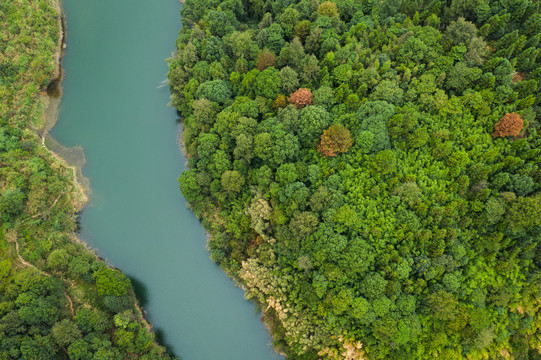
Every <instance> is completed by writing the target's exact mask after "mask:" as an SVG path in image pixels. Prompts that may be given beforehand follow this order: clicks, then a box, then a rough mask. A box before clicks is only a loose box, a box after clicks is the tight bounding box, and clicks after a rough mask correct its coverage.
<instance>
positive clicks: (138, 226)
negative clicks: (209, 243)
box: [52, 0, 281, 360]
mask: <svg viewBox="0 0 541 360" xmlns="http://www.w3.org/2000/svg"><path fill="white" fill-rule="evenodd" d="M180 7H181V5H180V3H179V2H178V1H177V0H158V1H149V0H131V1H126V0H116V1H111V0H85V1H76V0H64V9H65V14H66V20H67V32H68V37H67V49H66V52H65V56H64V58H63V67H64V82H63V88H64V95H63V99H62V101H61V104H60V115H59V119H58V123H57V124H56V126H55V128H54V129H53V131H52V135H53V136H54V137H55V138H56V139H57V140H58V141H59V142H60V143H62V144H63V145H65V146H76V145H81V146H82V147H83V148H84V151H85V154H86V159H87V163H86V165H85V167H84V169H83V173H84V175H85V176H86V177H88V178H89V179H90V186H91V189H92V192H91V202H90V204H89V205H88V206H87V207H86V208H85V210H84V211H83V212H82V215H81V219H80V221H81V234H80V235H81V238H82V239H83V240H85V241H86V242H87V243H88V244H89V245H90V246H91V247H93V248H94V249H95V250H96V251H97V253H98V254H99V255H100V256H102V257H104V258H105V259H107V260H108V261H109V263H110V264H112V265H114V266H116V267H118V268H119V269H121V270H122V271H124V273H126V274H127V275H128V276H129V277H130V278H132V280H133V282H134V284H135V285H136V290H137V293H138V295H139V296H140V298H141V299H142V305H143V307H144V308H145V309H146V311H147V313H148V320H149V321H150V322H151V323H152V324H153V325H154V327H155V329H157V330H158V333H159V334H160V338H161V340H162V343H164V344H166V346H167V348H168V350H169V351H170V352H171V353H172V354H174V355H176V356H180V357H182V359H183V360H214V359H225V360H266V359H280V358H281V357H280V356H278V355H277V354H276V353H275V352H274V351H273V350H272V347H271V345H270V344H271V338H270V336H269V334H268V333H267V331H266V329H265V327H264V325H263V324H262V323H261V322H260V320H259V316H258V315H257V314H256V312H255V306H254V305H253V304H251V303H249V302H248V301H246V300H244V298H243V291H242V290H241V289H239V288H237V287H235V286H234V284H233V282H232V281H231V280H230V279H229V278H228V277H227V276H226V275H225V274H224V273H223V272H222V271H221V270H220V269H218V268H217V267H216V266H215V264H213V263H212V262H211V261H210V259H209V254H208V252H207V250H206V237H205V234H204V232H203V229H202V227H201V225H200V224H199V222H198V221H197V219H196V218H195V217H194V216H193V214H192V213H191V212H190V211H189V210H188V209H187V208H186V201H185V199H184V198H183V197H182V195H181V194H180V191H179V188H178V182H177V177H178V176H179V174H180V172H181V170H183V168H184V163H185V159H184V158H183V157H182V154H181V153H180V151H179V149H178V145H177V138H178V132H179V130H180V125H179V124H178V123H177V115H176V112H175V110H174V109H172V108H170V107H167V103H168V101H169V89H168V87H167V86H166V85H165V86H164V81H165V79H166V73H167V64H166V62H165V61H164V59H165V58H167V57H169V56H170V55H171V51H172V50H173V49H174V44H175V40H176V38H177V35H178V31H179V29H180V15H179V12H180Z"/></svg>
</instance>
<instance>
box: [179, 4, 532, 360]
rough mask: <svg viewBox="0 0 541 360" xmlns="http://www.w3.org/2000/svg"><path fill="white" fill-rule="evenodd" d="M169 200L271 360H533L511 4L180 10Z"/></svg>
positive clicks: (519, 85) (523, 99)
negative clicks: (193, 225)
mask: <svg viewBox="0 0 541 360" xmlns="http://www.w3.org/2000/svg"><path fill="white" fill-rule="evenodd" d="M182 22H183V25H184V27H183V29H182V30H181V32H180V36H179V38H178V41H177V47H178V57H177V58H175V59H173V60H171V62H170V72H169V83H170V87H171V90H172V93H173V95H172V101H173V104H174V105H175V106H176V107H178V110H179V112H180V113H181V115H182V116H183V119H184V125H185V129H184V144H185V147H186V151H187V154H188V156H189V166H190V170H188V171H185V172H183V173H182V175H181V176H180V178H179V182H180V188H181V190H182V193H183V194H184V196H185V197H186V198H187V199H188V200H189V202H190V203H191V206H192V207H193V210H194V212H195V213H196V215H197V216H198V217H199V218H200V219H201V220H202V221H203V223H204V225H205V226H206V228H207V229H208V230H209V231H210V233H211V238H210V240H209V248H210V250H211V257H212V259H213V260H214V261H216V262H217V263H218V264H219V265H220V266H221V267H223V268H224V269H225V270H226V271H227V272H228V273H229V274H230V275H231V276H233V277H234V278H236V279H237V280H238V281H240V282H241V283H242V284H243V285H244V287H245V288H246V290H247V296H248V297H250V298H253V299H255V300H256V301H257V302H258V303H259V304H260V306H261V309H262V311H263V315H264V317H265V319H266V321H267V323H268V324H269V326H270V328H271V331H272V333H273V336H274V342H275V346H276V347H277V348H278V349H279V350H281V351H283V352H284V353H286V354H287V355H288V358H290V359H320V358H329V359H434V358H436V357H437V358H440V359H463V358H468V359H534V358H539V356H540V355H539V349H540V346H541V332H540V327H541V321H540V315H539V306H540V303H541V301H540V299H541V277H540V273H539V270H540V267H539V265H540V261H541V259H540V250H539V241H540V229H541V193H540V186H539V184H540V179H541V172H540V170H539V165H540V161H541V156H540V153H541V147H540V145H541V138H540V136H539V133H538V132H539V119H540V116H541V109H540V104H541V95H540V92H539V85H540V81H541V56H540V52H541V43H540V41H541V13H540V11H539V2H538V1H530V0H501V1H490V0H469V1H465V0H450V1H447V2H443V1H440V0H414V1H408V0H386V1H381V2H374V1H369V0H364V1H360V0H336V1H320V0H300V1H295V0H266V1H265V0H246V1H242V0H225V1H220V0H186V3H185V5H184V8H183V10H182Z"/></svg>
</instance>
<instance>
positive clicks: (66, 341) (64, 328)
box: [51, 319, 81, 347]
mask: <svg viewBox="0 0 541 360" xmlns="http://www.w3.org/2000/svg"><path fill="white" fill-rule="evenodd" d="M51 334H52V335H53V338H54V341H55V342H56V343H57V344H58V345H60V346H61V347H67V346H68V345H70V344H71V343H73V342H75V341H76V340H77V339H80V338H81V330H79V328H78V327H77V325H76V324H75V323H74V322H73V321H71V320H69V319H63V320H61V321H59V322H57V323H55V324H54V325H53V327H52V328H51Z"/></svg>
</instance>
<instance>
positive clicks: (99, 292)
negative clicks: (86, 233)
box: [0, 0, 170, 360]
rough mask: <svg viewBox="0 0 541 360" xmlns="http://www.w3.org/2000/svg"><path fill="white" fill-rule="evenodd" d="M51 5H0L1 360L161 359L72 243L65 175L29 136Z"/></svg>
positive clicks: (70, 182)
mask: <svg viewBox="0 0 541 360" xmlns="http://www.w3.org/2000/svg"><path fill="white" fill-rule="evenodd" d="M58 6H59V4H58V2H57V1H56V0H1V1H0V359H2V360H10V359H13V360H21V359H22V360H49V359H51V360H53V359H74V360H124V359H146V360H152V359H169V358H170V357H169V356H168V355H167V354H166V353H165V349H164V348H162V347H160V346H158V345H157V343H156V341H155V339H154V334H152V333H151V332H150V331H149V328H147V323H146V322H145V321H144V319H143V318H142V314H141V312H140V310H139V308H138V307H137V306H136V303H135V296H134V293H133V289H132V285H131V282H130V280H129V279H128V278H127V277H126V276H125V275H124V274H122V273H121V272H120V271H118V270H113V269H111V268H108V267H107V265H106V264H105V263H104V262H103V261H101V260H100V259H98V258H97V256H96V255H95V254H94V253H93V252H91V251H90V250H88V249H87V248H86V247H85V246H84V245H82V244H81V243H79V242H78V241H77V239H76V238H75V230H76V228H77V224H76V212H77V210H78V209H79V206H77V203H78V202H79V203H80V196H79V192H78V191H77V187H76V186H75V185H74V181H75V179H74V173H73V171H72V169H69V168H67V167H66V166H65V165H63V164H62V163H60V162H59V161H58V160H56V159H54V158H53V156H52V155H51V153H49V151H47V150H46V149H45V147H43V146H42V145H41V139H40V137H39V136H38V132H39V131H41V130H42V129H41V126H42V125H43V111H44V109H45V107H46V102H47V100H46V96H45V95H46V93H45V90H46V89H47V86H48V85H49V83H50V79H51V78H52V77H53V76H58V73H56V74H54V73H55V72H56V64H55V55H59V47H60V42H59V40H60V36H61V26H60V14H59V7H58Z"/></svg>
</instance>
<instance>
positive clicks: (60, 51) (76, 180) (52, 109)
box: [30, 0, 163, 346]
mask: <svg viewBox="0 0 541 360" xmlns="http://www.w3.org/2000/svg"><path fill="white" fill-rule="evenodd" d="M50 4H51V6H52V7H53V8H54V9H55V11H57V13H58V18H59V21H58V25H59V29H60V31H59V34H60V36H59V39H58V43H57V46H56V51H55V54H54V62H55V72H54V73H53V77H52V79H51V82H50V84H49V85H48V87H47V92H46V94H45V95H42V98H41V99H40V100H39V101H40V102H41V103H42V104H43V102H44V101H45V102H46V103H47V104H46V105H47V106H45V107H44V109H42V110H43V113H42V117H43V119H42V121H43V123H42V126H38V127H35V126H33V124H30V125H31V128H32V129H33V130H34V131H36V133H37V135H38V136H39V138H40V143H41V145H42V146H43V148H44V149H45V151H47V152H48V153H49V154H50V155H51V156H52V157H53V158H54V159H55V160H56V162H57V163H58V164H59V165H60V166H62V167H64V168H67V169H69V170H71V171H72V173H73V180H72V184H73V187H74V188H73V191H70V192H71V195H72V196H73V199H72V201H73V205H74V209H75V212H76V213H77V214H79V213H80V212H81V211H82V210H83V209H84V208H85V206H86V205H88V204H89V202H90V197H89V194H90V193H91V189H90V184H89V180H88V178H86V177H85V176H84V175H83V174H82V166H83V165H84V163H86V158H84V150H83V148H82V147H74V148H66V147H64V146H62V144H60V143H59V142H58V141H56V139H54V138H53V137H52V136H51V135H49V132H50V131H51V130H52V129H53V128H54V126H55V125H56V123H57V121H58V107H59V105H60V102H61V100H62V96H63V89H62V81H63V79H64V70H63V68H62V58H63V57H64V51H65V49H66V47H67V45H66V38H67V26H66V16H65V12H64V9H63V7H62V0H50ZM51 139H52V140H53V141H54V142H56V143H57V144H58V146H60V147H62V148H64V149H66V150H70V149H77V150H80V153H81V154H82V156H83V158H84V160H83V161H82V162H81V164H79V165H73V164H71V163H70V162H69V161H67V160H66V159H65V158H64V157H62V155H60V154H59V153H58V152H56V151H53V150H52V149H51V148H50V146H47V144H46V141H47V140H51ZM69 237H70V240H71V241H72V242H74V243H78V244H81V245H83V246H84V247H85V249H86V250H87V251H89V252H91V253H92V254H93V255H94V256H96V257H97V258H98V259H99V260H100V261H103V262H104V263H105V264H106V265H107V267H109V268H111V269H115V270H119V271H121V272H122V270H121V269H118V268H117V267H115V266H113V265H112V264H111V263H110V262H109V261H107V259H105V258H103V257H101V256H99V255H98V253H97V252H96V250H95V249H93V248H91V247H90V246H89V245H88V244H87V243H86V242H85V241H83V240H82V239H81V238H80V237H79V234H78V233H77V232H73V233H71V234H69ZM131 292H132V293H133V297H134V299H135V304H134V307H135V309H136V310H137V312H139V313H140V314H141V316H140V319H139V321H140V322H141V324H142V326H144V328H145V329H146V330H147V331H148V333H149V334H154V340H153V343H154V345H155V346H163V345H161V344H159V343H158V340H157V335H156V332H155V331H154V328H153V326H152V324H151V323H150V322H149V321H148V320H147V318H146V310H145V309H144V307H143V306H142V305H141V303H140V301H139V299H138V298H137V296H136V295H135V290H134V289H133V285H132V291H131Z"/></svg>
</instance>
